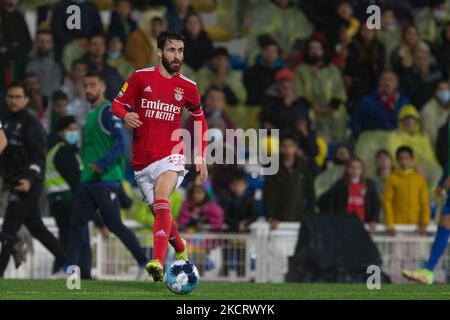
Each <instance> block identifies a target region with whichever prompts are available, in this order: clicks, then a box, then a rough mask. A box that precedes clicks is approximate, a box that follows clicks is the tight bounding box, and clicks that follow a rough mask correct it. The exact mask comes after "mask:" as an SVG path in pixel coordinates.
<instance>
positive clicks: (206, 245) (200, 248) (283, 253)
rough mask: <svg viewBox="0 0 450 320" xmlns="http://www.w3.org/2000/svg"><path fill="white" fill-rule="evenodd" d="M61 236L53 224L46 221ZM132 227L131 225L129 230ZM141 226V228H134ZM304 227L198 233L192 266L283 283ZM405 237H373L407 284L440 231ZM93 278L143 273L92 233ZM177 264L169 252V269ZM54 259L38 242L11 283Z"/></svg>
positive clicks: (217, 276)
mask: <svg viewBox="0 0 450 320" xmlns="http://www.w3.org/2000/svg"><path fill="white" fill-rule="evenodd" d="M46 223H47V224H48V225H49V227H50V230H52V231H54V232H55V233H56V228H55V227H54V225H53V223H52V222H51V221H46ZM129 225H130V224H129ZM131 225H132V226H136V225H135V224H134V225H133V224H131ZM299 229H300V225H299V224H298V223H281V224H280V225H279V227H278V229H277V230H270V229H269V226H268V224H267V223H265V222H257V223H255V224H254V225H253V226H252V228H251V233H249V234H229V233H208V232H205V233H196V234H184V235H183V236H184V237H185V239H186V240H187V241H188V243H189V257H190V260H191V261H192V262H193V263H194V264H195V265H196V266H197V267H198V269H199V272H200V274H201V277H202V279H203V280H208V281H254V282H274V283H277V282H283V281H284V277H285V275H286V273H287V271H288V258H289V257H290V256H292V255H293V254H294V251H295V247H296V245H297V239H298V230H299ZM397 230H398V231H399V234H398V235H397V236H395V237H390V236H387V235H386V234H385V233H384V231H385V230H383V228H382V227H380V228H378V229H377V230H376V232H374V233H372V238H373V240H374V242H375V244H376V245H377V247H378V249H379V251H380V254H381V256H382V259H383V265H382V270H383V271H384V272H385V273H386V274H387V275H389V276H390V277H391V280H392V281H393V282H396V283H399V282H404V280H403V279H402V277H401V273H400V272H401V270H402V269H404V268H410V269H416V268H419V267H423V266H424V265H425V263H426V260H427V259H428V255H429V251H430V248H431V245H432V242H433V239H434V232H435V230H436V227H435V226H431V227H430V228H429V234H428V235H427V236H417V235H415V234H414V233H413V230H414V227H413V226H398V227H397ZM137 236H138V239H139V240H140V242H141V245H142V247H143V248H145V250H146V255H147V256H148V257H150V256H151V254H152V250H153V248H152V247H153V243H152V237H151V234H145V233H138V234H137ZM91 245H92V275H93V276H94V277H96V278H98V279H110V280H135V279H137V277H138V275H139V274H140V273H141V272H142V271H143V270H141V269H140V268H139V267H138V265H137V264H136V262H135V260H134V259H133V257H132V256H131V254H130V253H129V252H128V251H127V250H126V249H125V247H124V246H123V245H122V243H121V242H120V240H119V239H117V238H116V237H115V236H113V235H112V236H110V237H109V238H108V239H104V238H103V237H102V235H101V234H95V233H94V232H92V237H91ZM173 260H174V251H173V249H172V248H171V247H170V246H169V251H168V254H167V261H166V263H170V262H172V261H173ZM52 264H53V258H52V256H51V255H50V254H49V253H48V252H47V251H46V249H45V248H43V247H42V245H41V244H40V243H39V242H37V241H35V240H33V241H32V242H30V244H29V250H28V253H27V261H26V263H24V264H23V265H22V266H21V267H20V268H19V269H17V270H15V269H14V268H13V266H12V263H11V264H10V265H9V267H8V269H7V272H6V274H5V277H7V278H48V277H49V276H50V275H51V272H52ZM448 274H450V253H448V252H447V253H446V254H445V256H444V257H443V258H442V259H441V262H440V263H439V265H438V267H437V269H436V274H435V278H436V281H437V282H446V281H447V279H446V277H447V276H446V275H448Z"/></svg>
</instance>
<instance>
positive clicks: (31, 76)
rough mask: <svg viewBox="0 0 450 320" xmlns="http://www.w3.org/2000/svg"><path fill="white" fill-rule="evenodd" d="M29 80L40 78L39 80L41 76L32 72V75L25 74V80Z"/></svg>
mask: <svg viewBox="0 0 450 320" xmlns="http://www.w3.org/2000/svg"><path fill="white" fill-rule="evenodd" d="M27 78H38V79H39V76H38V75H37V74H36V73H33V72H30V73H25V74H24V75H23V80H25V79H27Z"/></svg>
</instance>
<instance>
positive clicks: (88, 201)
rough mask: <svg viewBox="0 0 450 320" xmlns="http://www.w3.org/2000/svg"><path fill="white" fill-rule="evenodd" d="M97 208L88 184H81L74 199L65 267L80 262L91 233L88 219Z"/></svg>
mask: <svg viewBox="0 0 450 320" xmlns="http://www.w3.org/2000/svg"><path fill="white" fill-rule="evenodd" d="M95 210H96V207H95V204H94V202H93V199H92V198H91V196H90V195H89V191H88V185H84V184H82V185H80V186H79V187H78V190H77V193H76V194H75V197H74V199H73V208H72V213H71V215H70V228H69V240H68V246H67V259H66V263H65V267H68V266H70V265H78V264H79V263H80V258H81V252H82V249H83V248H82V246H83V243H85V242H86V238H85V237H86V234H87V235H89V232H87V231H88V221H89V219H90V218H91V217H92V215H93V214H94V212H95Z"/></svg>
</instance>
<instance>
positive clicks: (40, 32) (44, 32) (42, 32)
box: [36, 29, 53, 38]
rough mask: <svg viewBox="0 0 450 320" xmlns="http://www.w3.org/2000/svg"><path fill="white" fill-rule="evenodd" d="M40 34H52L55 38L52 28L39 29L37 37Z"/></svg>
mask: <svg viewBox="0 0 450 320" xmlns="http://www.w3.org/2000/svg"><path fill="white" fill-rule="evenodd" d="M40 34H48V35H50V36H52V38H53V32H51V31H50V30H43V29H40V30H38V31H37V32H36V38H37V37H38V36H39V35H40Z"/></svg>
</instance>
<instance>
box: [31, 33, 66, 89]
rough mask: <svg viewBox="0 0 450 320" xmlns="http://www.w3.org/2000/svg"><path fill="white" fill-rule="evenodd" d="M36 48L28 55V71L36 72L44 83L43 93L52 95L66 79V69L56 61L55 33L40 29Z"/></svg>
mask: <svg viewBox="0 0 450 320" xmlns="http://www.w3.org/2000/svg"><path fill="white" fill-rule="evenodd" d="M34 43H35V45H34V49H33V50H32V51H31V53H30V55H29V56H28V58H29V60H28V62H27V64H26V66H25V72H26V73H34V74H36V75H37V76H38V77H39V80H40V82H41V84H42V93H43V94H44V95H46V96H47V97H51V96H52V94H53V92H55V91H56V90H57V89H58V88H59V87H60V86H61V83H62V81H63V79H64V69H63V67H62V65H61V64H60V63H59V62H57V61H56V59H55V53H54V51H53V46H54V44H53V34H52V33H51V32H50V31H42V30H40V31H38V33H37V35H36V39H35V42H34Z"/></svg>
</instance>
